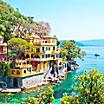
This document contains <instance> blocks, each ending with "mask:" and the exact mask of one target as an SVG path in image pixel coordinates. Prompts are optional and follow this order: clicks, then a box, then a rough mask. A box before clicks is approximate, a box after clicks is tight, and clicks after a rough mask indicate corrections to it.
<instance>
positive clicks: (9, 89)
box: [0, 88, 21, 93]
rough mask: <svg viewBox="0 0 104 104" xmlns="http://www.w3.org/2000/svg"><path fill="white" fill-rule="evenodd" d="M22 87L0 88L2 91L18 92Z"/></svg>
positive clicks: (0, 91)
mask: <svg viewBox="0 0 104 104" xmlns="http://www.w3.org/2000/svg"><path fill="white" fill-rule="evenodd" d="M20 91H21V89H20V88H15V89H14V88H6V89H2V88H0V93H18V92H20Z"/></svg>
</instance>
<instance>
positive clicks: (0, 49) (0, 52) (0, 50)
mask: <svg viewBox="0 0 104 104" xmlns="http://www.w3.org/2000/svg"><path fill="white" fill-rule="evenodd" d="M3 39H4V38H3V37H2V36H0V61H4V60H5V59H6V55H7V44H6V43H3Z"/></svg>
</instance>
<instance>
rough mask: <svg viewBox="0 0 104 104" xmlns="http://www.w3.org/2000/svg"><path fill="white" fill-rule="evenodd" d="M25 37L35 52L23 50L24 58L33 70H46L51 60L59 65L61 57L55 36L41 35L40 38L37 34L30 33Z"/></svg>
mask: <svg viewBox="0 0 104 104" xmlns="http://www.w3.org/2000/svg"><path fill="white" fill-rule="evenodd" d="M25 39H26V40H27V41H28V42H30V43H31V44H33V45H34V50H35V52H25V56H26V60H27V61H28V63H30V64H32V66H33V69H34V70H36V71H39V72H41V71H43V72H46V71H47V70H48V69H49V66H50V65H51V63H52V62H53V61H54V62H55V63H56V64H57V66H58V67H59V63H60V62H62V59H61V58H60V51H59V50H58V47H57V38H56V37H51V36H43V37H41V38H40V37H39V36H38V35H32V36H27V37H26V38H25Z"/></svg>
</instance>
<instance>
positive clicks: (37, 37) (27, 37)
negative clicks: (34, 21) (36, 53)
mask: <svg viewBox="0 0 104 104" xmlns="http://www.w3.org/2000/svg"><path fill="white" fill-rule="evenodd" d="M33 38H35V39H40V37H39V36H38V35H28V36H26V39H33Z"/></svg>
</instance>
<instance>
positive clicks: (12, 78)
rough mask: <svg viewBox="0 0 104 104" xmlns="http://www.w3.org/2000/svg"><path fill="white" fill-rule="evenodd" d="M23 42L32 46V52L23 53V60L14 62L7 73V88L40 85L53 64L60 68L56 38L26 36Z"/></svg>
mask: <svg viewBox="0 0 104 104" xmlns="http://www.w3.org/2000/svg"><path fill="white" fill-rule="evenodd" d="M25 40H27V41H28V42H30V43H31V44H33V45H34V52H25V53H24V56H25V60H20V59H18V60H16V66H15V68H14V69H11V70H10V71H9V73H8V79H7V85H8V87H16V88H17V87H19V88H24V87H25V88H28V87H34V86H37V85H40V84H42V83H43V82H44V77H45V75H46V73H47V71H48V70H49V69H50V66H51V64H52V63H53V62H54V63H56V64H57V66H58V68H60V67H61V66H62V59H61V58H60V50H59V49H58V47H57V38H56V37H51V36H43V37H41V38H40V37H39V36H38V35H29V36H26V38H25Z"/></svg>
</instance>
